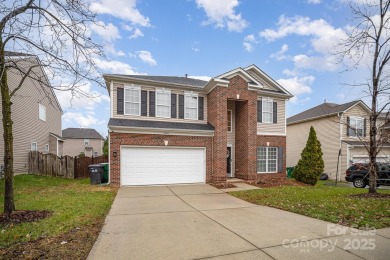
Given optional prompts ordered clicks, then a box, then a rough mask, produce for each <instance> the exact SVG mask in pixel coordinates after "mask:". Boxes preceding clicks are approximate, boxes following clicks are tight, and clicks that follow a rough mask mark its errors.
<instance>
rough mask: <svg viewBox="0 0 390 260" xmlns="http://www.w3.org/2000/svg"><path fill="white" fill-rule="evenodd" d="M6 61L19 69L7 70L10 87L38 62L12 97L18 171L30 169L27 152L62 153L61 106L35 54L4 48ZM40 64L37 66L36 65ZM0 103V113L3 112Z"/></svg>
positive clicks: (0, 140)
mask: <svg viewBox="0 0 390 260" xmlns="http://www.w3.org/2000/svg"><path fill="white" fill-rule="evenodd" d="M5 55H6V59H7V62H9V63H14V65H15V66H17V68H18V69H9V70H8V71H7V76H8V84H9V87H10V90H11V91H12V90H13V89H15V88H16V87H17V86H18V84H19V83H20V82H21V80H22V77H23V73H22V72H27V71H28V69H29V68H31V67H33V66H35V67H34V68H33V69H32V71H31V73H30V75H32V78H31V77H30V78H27V79H26V80H25V81H24V83H23V86H22V87H21V88H20V89H19V90H18V91H17V92H16V94H15V95H14V96H13V97H12V99H11V100H12V103H13V104H12V121H13V136H14V170H15V173H25V172H27V171H28V154H29V151H31V150H36V151H40V152H43V153H52V154H56V155H58V156H61V155H62V144H63V140H62V137H61V116H62V110H61V107H60V104H59V103H58V100H57V98H56V96H55V94H54V91H53V89H52V88H51V87H50V83H49V81H48V79H47V77H46V74H45V72H44V71H43V70H42V67H40V66H39V63H40V62H39V59H38V58H37V57H36V56H34V55H29V54H24V53H15V52H5ZM37 65H38V66H37ZM1 110H2V108H1V106H0V114H1ZM0 136H1V137H0V158H1V159H0V167H1V166H2V165H3V158H4V150H3V147H4V141H3V125H2V123H1V126H0Z"/></svg>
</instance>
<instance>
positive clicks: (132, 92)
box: [124, 87, 141, 116]
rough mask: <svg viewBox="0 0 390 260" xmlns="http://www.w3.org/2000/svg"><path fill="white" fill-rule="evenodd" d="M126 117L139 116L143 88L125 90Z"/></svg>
mask: <svg viewBox="0 0 390 260" xmlns="http://www.w3.org/2000/svg"><path fill="white" fill-rule="evenodd" d="M124 96H125V104H124V105H125V115H134V116H139V115H140V111H141V88H140V87H129V88H125V95H124Z"/></svg>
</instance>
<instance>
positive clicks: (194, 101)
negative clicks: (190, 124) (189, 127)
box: [184, 92, 198, 120]
mask: <svg viewBox="0 0 390 260" xmlns="http://www.w3.org/2000/svg"><path fill="white" fill-rule="evenodd" d="M184 118H185V119H194V120H197V119H198V94H195V93H192V92H186V93H185V95H184Z"/></svg>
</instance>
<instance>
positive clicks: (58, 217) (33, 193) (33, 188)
mask: <svg viewBox="0 0 390 260" xmlns="http://www.w3.org/2000/svg"><path fill="white" fill-rule="evenodd" d="M14 190H15V206H16V209H17V210H50V211H52V212H53V215H52V216H51V217H49V218H46V219H43V220H40V221H38V222H31V223H23V224H21V225H14V226H7V227H6V226H0V232H1V233H0V247H5V246H9V245H11V244H14V243H18V242H23V241H29V240H35V239H37V238H39V237H41V236H47V237H51V236H55V235H59V234H62V233H65V232H68V231H70V230H71V229H74V228H76V227H80V226H83V225H88V224H92V223H96V222H97V221H102V219H104V217H105V216H106V214H107V213H108V211H109V209H110V207H111V204H112V201H113V199H114V197H115V193H116V191H115V190H114V189H112V188H110V187H99V186H92V185H90V184H89V179H83V180H68V179H61V178H51V177H41V176H32V175H19V176H15V185H14ZM0 204H1V207H3V205H4V180H1V183H0Z"/></svg>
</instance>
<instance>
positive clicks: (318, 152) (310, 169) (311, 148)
mask: <svg viewBox="0 0 390 260" xmlns="http://www.w3.org/2000/svg"><path fill="white" fill-rule="evenodd" d="M322 155H323V154H322V149H321V143H320V141H318V139H317V134H316V131H315V130H314V127H313V126H311V127H310V133H309V138H308V139H307V143H306V147H305V148H304V149H303V151H302V153H301V159H300V160H299V161H298V164H297V166H296V167H295V168H294V178H295V179H296V180H297V181H300V182H303V183H306V184H311V185H315V184H316V183H317V181H318V179H319V178H320V175H321V173H322V172H323V171H324V160H323V159H322Z"/></svg>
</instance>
